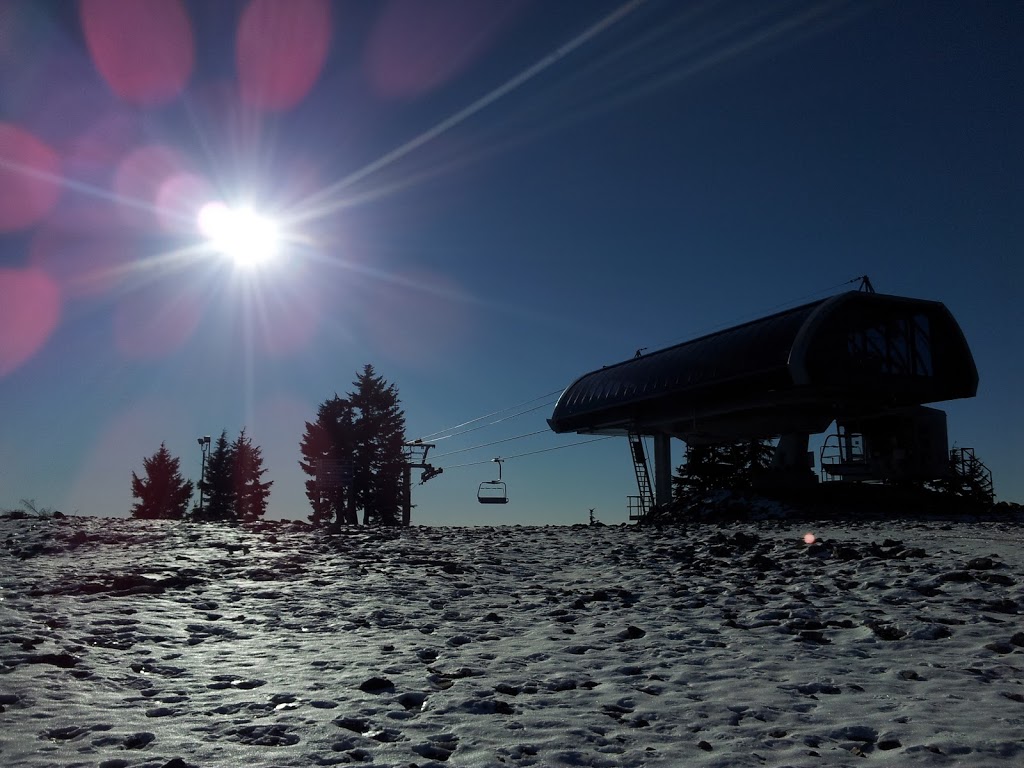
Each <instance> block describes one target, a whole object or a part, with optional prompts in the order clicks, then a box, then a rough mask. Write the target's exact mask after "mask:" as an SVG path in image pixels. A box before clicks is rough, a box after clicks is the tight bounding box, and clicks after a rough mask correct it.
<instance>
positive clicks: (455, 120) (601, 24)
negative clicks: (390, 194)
mask: <svg viewBox="0 0 1024 768" xmlns="http://www.w3.org/2000/svg"><path fill="white" fill-rule="evenodd" d="M645 2H646V0H630V2H628V3H625V4H624V5H622V6H620V7H619V8H617V9H616V10H615V11H613V12H612V13H610V14H608V15H607V16H605V17H604V18H603V19H601V20H600V21H598V22H597V23H595V24H593V25H591V26H590V27H588V28H587V29H585V30H584V31H583V32H581V33H580V34H579V35H577V36H576V37H574V38H573V39H572V40H570V41H569V42H567V43H565V44H564V45H561V46H559V47H558V48H557V49H556V50H554V51H553V52H551V53H549V54H548V55H547V56H545V57H544V58H542V59H541V60H540V61H538V62H536V63H535V64H533V65H531V66H529V67H527V68H526V69H524V70H523V71H522V72H520V73H519V74H517V75H515V76H514V77H512V78H511V79H509V80H506V81H505V82H504V83H503V84H501V85H499V86H498V87H497V88H495V89H493V90H492V91H490V92H489V93H487V94H485V95H484V96H481V97H480V98H479V99H477V100H476V101H474V102H473V103H471V104H470V105H468V106H466V107H464V108H463V109H461V110H459V111H458V112H456V113H455V114H453V115H451V116H450V117H447V118H446V119H444V120H442V121H441V122H439V123H437V124H436V125H435V126H434V127H432V128H430V129H428V130H426V131H424V132H423V133H421V134H419V135H418V136H416V137H415V138H413V139H410V140H409V141H407V142H406V143H405V144H402V145H401V146H399V147H396V148H395V149H393V150H391V151H390V152H387V153H385V154H384V155H382V156H381V157H379V158H377V159H376V160H374V161H373V162H371V163H368V164H367V165H364V166H363V167H362V168H360V169H359V170H357V171H354V172H353V173H351V174H349V175H348V176H346V177H345V178H343V179H341V180H340V181H338V182H335V183H334V184H332V185H330V186H329V187H325V188H324V189H323V190H320V191H319V192H317V193H316V194H314V195H311V196H310V197H309V198H307V199H306V200H304V201H302V202H300V203H299V204H298V205H297V206H296V207H297V209H298V210H299V211H300V213H297V214H296V215H295V216H293V217H291V220H292V221H293V222H294V223H300V222H304V221H308V220H309V219H310V218H311V217H310V216H309V215H308V214H304V213H302V212H301V211H302V209H303V208H304V207H305V206H306V205H309V206H316V210H317V211H318V215H319V216H325V215H327V214H328V213H331V212H333V211H334V210H337V208H338V207H340V206H343V205H344V202H343V201H342V202H338V201H334V202H323V203H322V202H321V200H323V199H324V198H326V199H327V200H330V198H332V197H335V196H336V195H338V194H340V193H341V192H343V191H344V190H345V189H347V188H348V187H350V186H352V185H353V184H355V183H356V182H359V181H361V180H363V179H365V178H366V177H368V176H370V175H371V174H373V173H375V172H377V171H379V170H380V169H381V168H384V167H386V166H388V165H390V164H391V163H393V162H395V161H396V160H399V159H401V158H403V157H405V156H406V155H408V154H410V153H411V152H414V151H415V150H417V149H419V148H420V147H422V146H423V145H424V144H427V143H428V142H430V141H432V140H434V139H436V138H437V137H438V136H440V135H442V134H443V133H445V132H446V131H449V130H451V129H452V128H454V127H455V126H457V125H459V124H460V123H463V122H465V121H466V120H468V119H469V118H471V117H473V116H474V115H476V114H477V113H479V112H481V111H482V110H484V109H486V108H487V107H489V106H490V105H492V104H494V103H495V102H496V101H498V100H499V99H501V98H503V97H504V96H507V95H508V94H509V93H512V92H513V91H515V90H516V89H518V88H520V87H521V86H522V85H524V84H525V83H527V82H529V81H530V80H532V79H533V78H534V77H536V76H537V75H539V74H541V73H542V72H544V71H545V70H547V69H548V68H550V67H551V66H553V65H555V64H557V63H558V62H559V61H561V60H562V59H564V58H565V57H566V56H568V55H570V54H571V53H573V52H574V51H576V50H577V49H578V48H580V47H581V46H583V45H585V44H586V43H588V42H589V41H590V40H592V39H594V38H595V37H597V36H598V35H600V34H601V33H602V32H604V31H605V30H606V29H609V28H610V27H612V26H614V25H615V24H616V23H617V22H618V21H620V20H621V19H623V18H625V17H626V16H628V15H629V14H630V13H632V12H633V11H635V10H636V9H637V8H639V7H640V6H641V5H643V4H644V3H645Z"/></svg>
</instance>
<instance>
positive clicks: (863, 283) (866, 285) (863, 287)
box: [850, 275, 875, 293]
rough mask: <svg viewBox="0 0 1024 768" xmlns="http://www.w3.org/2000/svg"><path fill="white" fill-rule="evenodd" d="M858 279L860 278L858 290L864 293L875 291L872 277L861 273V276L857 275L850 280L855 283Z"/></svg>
mask: <svg viewBox="0 0 1024 768" xmlns="http://www.w3.org/2000/svg"><path fill="white" fill-rule="evenodd" d="M858 280H860V288H858V289H857V290H859V291H861V292H862V293H874V292H875V286H873V285H872V284H871V279H870V278H869V277H868V276H867V275H861V276H860V277H855V278H853V280H851V281H850V282H851V283H854V282H856V281H858Z"/></svg>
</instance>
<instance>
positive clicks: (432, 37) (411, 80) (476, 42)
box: [364, 0, 523, 99]
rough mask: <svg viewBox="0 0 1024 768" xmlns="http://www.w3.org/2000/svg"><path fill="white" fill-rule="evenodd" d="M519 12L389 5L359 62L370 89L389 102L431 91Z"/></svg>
mask: <svg viewBox="0 0 1024 768" xmlns="http://www.w3.org/2000/svg"><path fill="white" fill-rule="evenodd" d="M522 7H523V4H522V3H520V2H502V3H485V2H480V0H432V2H429V3H424V2H421V0H391V2H390V3H388V5H387V7H386V8H385V9H384V11H383V12H382V13H381V16H380V19H379V21H378V22H377V26H376V28H375V29H374V30H373V33H372V35H371V37H370V41H369V44H368V45H367V49H366V53H365V57H364V65H365V67H366V74H367V77H368V78H369V80H370V84H371V86H373V89H374V91H375V92H376V93H377V94H378V95H380V96H384V97H386V98H391V99H412V98H416V97H417V96H422V95H423V94H425V93H429V92H430V91H433V90H435V89H436V88H438V87H439V86H441V85H444V84H445V83H446V82H448V81H449V80H451V79H452V78H453V77H455V76H456V75H458V74H459V72H461V71H462V70H464V69H465V68H466V67H467V66H469V65H470V64H471V63H472V62H473V60H474V59H476V58H477V57H478V56H479V55H480V54H481V53H483V51H484V50H485V49H486V47H487V46H488V45H489V44H490V42H491V40H492V39H493V38H494V37H495V36H497V34H498V33H499V32H500V31H501V30H502V29H503V28H505V27H506V26H508V24H509V23H510V22H511V21H512V20H513V19H514V18H515V16H516V15H518V13H519V11H520V9H521V8H522Z"/></svg>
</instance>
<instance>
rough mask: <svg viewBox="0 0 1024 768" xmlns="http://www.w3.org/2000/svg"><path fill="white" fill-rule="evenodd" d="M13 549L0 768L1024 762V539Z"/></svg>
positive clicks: (878, 530) (4, 583)
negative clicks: (1023, 577)
mask: <svg viewBox="0 0 1024 768" xmlns="http://www.w3.org/2000/svg"><path fill="white" fill-rule="evenodd" d="M807 533H813V534H814V539H813V541H812V540H811V539H810V537H808V539H806V540H805V535H806V534H807ZM0 538H2V539H3V543H4V546H3V547H2V548H0V764H3V765H5V766H40V767H42V766H58V765H59V766H67V767H70V766H102V767H103V768H117V767H118V766H153V767H154V768H158V767H159V766H166V767H167V768H182V766H197V767H198V766H203V767H204V768H206V767H208V766H238V765H246V766H252V767H254V768H255V767H256V766H321V765H337V764H349V763H368V764H374V765H384V766H418V767H419V768H425V767H426V766H431V767H432V768H437V766H444V765H450V766H500V765H506V766H529V765H537V766H555V765H558V766H679V765H687V766H779V767H781V766H812V765H813V766H846V765H859V764H861V761H865V762H866V763H867V762H874V763H884V764H887V765H899V766H914V765H927V766H945V765H950V766H953V765H993V764H1006V765H1019V764H1021V762H1022V761H1024V744H1022V742H1021V738H1020V736H1021V733H1024V626H1022V625H1024V621H1022V617H1021V614H1022V612H1024V587H1022V584H1021V576H1020V575H1021V573H1022V572H1024V568H1022V566H1024V562H1022V559H1024V557H1022V554H1021V547H1020V544H1021V529H1020V526H1019V523H1015V522H1012V521H1004V522H948V521H946V522H944V521H917V522H898V521H896V522H879V521H874V522H859V523H840V522H836V521H818V522H816V523H813V522H806V521H801V522H787V521H761V522H736V523H728V524H725V523H720V524H699V525H687V526H680V527H667V526H666V527H664V528H661V529H657V528H653V527H652V528H645V527H636V526H600V525H598V526H572V527H557V526H551V527H519V526H505V527H493V528H426V527H413V528H408V529H400V530H391V529H352V530H346V531H342V532H341V533H337V534H329V533H326V532H318V531H313V530H310V529H308V528H306V527H304V526H302V525H299V524H294V523H286V522H277V523H266V524H261V525H257V526H252V527H248V528H241V527H230V526H225V525H219V524H205V525H199V524H187V523H174V522H164V521H134V520H123V519H112V518H79V517H68V518H64V519H53V520H51V519H38V518H29V519H22V520H13V519H2V520H0ZM808 541H811V543H808Z"/></svg>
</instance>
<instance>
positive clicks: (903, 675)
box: [899, 669, 925, 680]
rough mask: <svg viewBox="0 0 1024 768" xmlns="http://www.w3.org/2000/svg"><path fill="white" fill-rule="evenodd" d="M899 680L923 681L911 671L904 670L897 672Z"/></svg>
mask: <svg viewBox="0 0 1024 768" xmlns="http://www.w3.org/2000/svg"><path fill="white" fill-rule="evenodd" d="M899 676H900V679H901V680H924V679H925V678H923V677H921V675H919V674H918V673H917V672H915V671H914V670H912V669H904V670H901V671H900V672H899Z"/></svg>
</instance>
